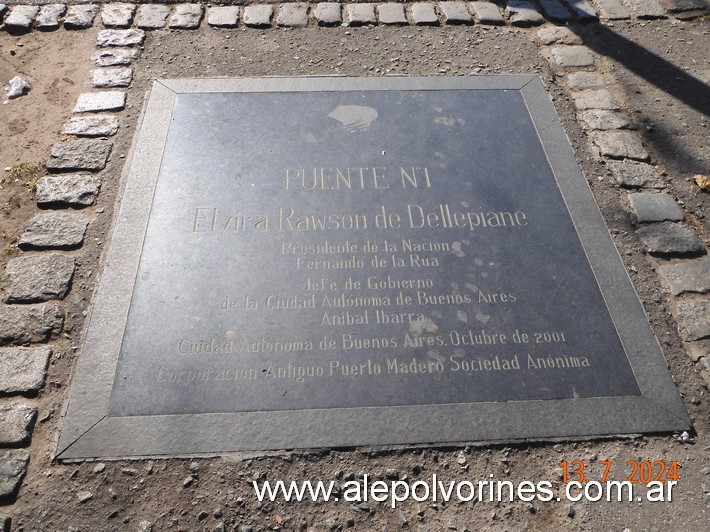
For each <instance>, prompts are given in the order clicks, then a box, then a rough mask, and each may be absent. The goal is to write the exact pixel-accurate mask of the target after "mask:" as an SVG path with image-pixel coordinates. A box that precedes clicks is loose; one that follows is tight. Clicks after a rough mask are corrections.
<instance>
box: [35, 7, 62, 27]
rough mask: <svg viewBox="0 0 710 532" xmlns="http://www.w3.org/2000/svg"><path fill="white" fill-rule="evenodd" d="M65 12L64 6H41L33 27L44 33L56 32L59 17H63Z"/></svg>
mask: <svg viewBox="0 0 710 532" xmlns="http://www.w3.org/2000/svg"><path fill="white" fill-rule="evenodd" d="M66 12H67V6H66V5H64V4H48V5H46V6H42V8H41V9H40V10H39V15H37V18H36V19H35V27H36V28H38V29H40V30H44V31H48V30H56V29H58V28H59V26H60V22H59V19H60V17H63V16H64V14H65V13H66Z"/></svg>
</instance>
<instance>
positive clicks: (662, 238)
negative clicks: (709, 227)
mask: <svg viewBox="0 0 710 532" xmlns="http://www.w3.org/2000/svg"><path fill="white" fill-rule="evenodd" d="M639 235H640V236H641V240H643V243H644V244H645V245H646V251H648V252H649V253H650V254H651V255H698V254H700V253H702V252H703V251H704V250H705V248H704V247H703V244H702V242H701V241H700V237H699V236H698V234H697V233H696V232H695V231H693V230H692V229H691V228H690V227H688V226H687V225H684V224H674V223H670V222H666V223H662V224H651V225H644V226H643V227H641V228H640V229H639Z"/></svg>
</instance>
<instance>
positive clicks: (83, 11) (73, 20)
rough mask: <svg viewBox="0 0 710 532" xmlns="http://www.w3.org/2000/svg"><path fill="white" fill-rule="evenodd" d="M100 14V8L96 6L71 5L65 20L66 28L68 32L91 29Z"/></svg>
mask: <svg viewBox="0 0 710 532" xmlns="http://www.w3.org/2000/svg"><path fill="white" fill-rule="evenodd" d="M98 12H99V6H98V5H96V4H82V5H70V6H69V8H68V9H67V16H66V18H65V19H64V27H65V28H66V29H68V30H83V29H86V28H90V27H91V26H93V24H94V19H95V18H96V15H97V13H98Z"/></svg>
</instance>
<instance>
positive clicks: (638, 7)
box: [624, 0, 666, 19]
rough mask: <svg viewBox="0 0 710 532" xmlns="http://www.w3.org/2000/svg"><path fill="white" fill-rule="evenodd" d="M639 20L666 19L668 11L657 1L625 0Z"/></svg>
mask: <svg viewBox="0 0 710 532" xmlns="http://www.w3.org/2000/svg"><path fill="white" fill-rule="evenodd" d="M624 1H625V2H626V4H627V5H628V6H629V7H631V9H632V10H633V11H634V13H636V16H637V17H638V18H645V19H649V18H666V10H665V9H663V6H662V5H661V4H660V2H658V1H657V0H624Z"/></svg>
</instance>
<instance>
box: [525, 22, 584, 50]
mask: <svg viewBox="0 0 710 532" xmlns="http://www.w3.org/2000/svg"><path fill="white" fill-rule="evenodd" d="M535 40H536V41H537V42H538V43H540V44H544V45H550V44H582V39H581V38H580V37H579V36H578V35H576V34H575V33H574V32H572V30H570V29H569V28H565V27H563V26H544V27H542V28H540V29H539V30H537V32H536V34H535Z"/></svg>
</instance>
